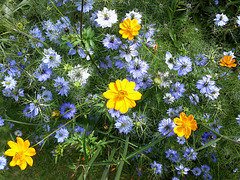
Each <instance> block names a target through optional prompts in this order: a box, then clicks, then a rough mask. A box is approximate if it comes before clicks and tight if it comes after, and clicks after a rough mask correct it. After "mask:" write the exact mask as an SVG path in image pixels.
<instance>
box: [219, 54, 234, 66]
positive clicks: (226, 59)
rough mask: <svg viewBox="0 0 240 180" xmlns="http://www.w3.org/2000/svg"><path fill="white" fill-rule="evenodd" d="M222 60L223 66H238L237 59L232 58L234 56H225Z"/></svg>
mask: <svg viewBox="0 0 240 180" xmlns="http://www.w3.org/2000/svg"><path fill="white" fill-rule="evenodd" d="M220 61H221V63H220V65H221V66H226V67H229V68H231V67H236V66H237V64H235V59H232V56H224V59H221V60H220Z"/></svg>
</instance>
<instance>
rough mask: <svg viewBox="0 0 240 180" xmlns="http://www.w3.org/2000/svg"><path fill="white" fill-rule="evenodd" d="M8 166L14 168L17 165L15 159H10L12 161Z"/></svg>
mask: <svg viewBox="0 0 240 180" xmlns="http://www.w3.org/2000/svg"><path fill="white" fill-rule="evenodd" d="M9 165H10V166H16V165H17V161H16V159H15V158H13V159H12V161H11V162H10V163H9Z"/></svg>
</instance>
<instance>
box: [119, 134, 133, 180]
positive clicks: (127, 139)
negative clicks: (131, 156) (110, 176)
mask: <svg viewBox="0 0 240 180" xmlns="http://www.w3.org/2000/svg"><path fill="white" fill-rule="evenodd" d="M129 137H130V135H127V137H126V142H125V147H124V151H123V157H126V155H127V149H128V142H129ZM123 165H124V160H123V159H122V160H121V161H120V164H119V166H118V170H117V174H116V176H115V180H119V179H120V175H121V172H122V168H123Z"/></svg>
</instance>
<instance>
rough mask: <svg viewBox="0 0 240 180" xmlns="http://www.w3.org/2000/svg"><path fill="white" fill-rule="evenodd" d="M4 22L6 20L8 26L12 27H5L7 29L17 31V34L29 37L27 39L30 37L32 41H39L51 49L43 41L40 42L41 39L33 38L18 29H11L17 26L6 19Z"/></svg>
mask: <svg viewBox="0 0 240 180" xmlns="http://www.w3.org/2000/svg"><path fill="white" fill-rule="evenodd" d="M2 20H4V21H5V22H6V23H7V24H9V25H10V26H6V25H5V27H7V28H9V29H12V30H14V31H16V32H18V33H20V34H22V35H24V36H27V37H29V38H30V39H33V40H35V41H38V42H40V43H42V44H43V45H44V46H46V47H49V46H48V44H47V43H45V42H43V41H41V40H39V39H37V38H34V37H32V36H31V35H29V34H27V33H25V32H23V31H20V30H19V29H17V28H16V27H11V26H15V25H14V24H12V23H10V22H9V21H7V20H6V19H2Z"/></svg>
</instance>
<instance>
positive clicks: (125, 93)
mask: <svg viewBox="0 0 240 180" xmlns="http://www.w3.org/2000/svg"><path fill="white" fill-rule="evenodd" d="M126 95H127V92H126V91H123V90H120V91H118V96H119V98H124V96H126Z"/></svg>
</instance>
